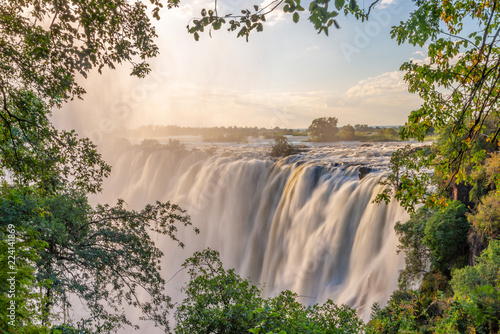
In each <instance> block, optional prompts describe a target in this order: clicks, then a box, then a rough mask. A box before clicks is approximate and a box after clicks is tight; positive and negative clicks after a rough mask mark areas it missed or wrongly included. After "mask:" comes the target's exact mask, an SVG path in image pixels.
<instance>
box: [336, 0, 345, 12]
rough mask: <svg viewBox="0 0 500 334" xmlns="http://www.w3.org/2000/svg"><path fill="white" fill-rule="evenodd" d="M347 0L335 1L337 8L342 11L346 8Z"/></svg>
mask: <svg viewBox="0 0 500 334" xmlns="http://www.w3.org/2000/svg"><path fill="white" fill-rule="evenodd" d="M344 4H345V0H335V8H337V9H338V10H341V9H342V7H344Z"/></svg>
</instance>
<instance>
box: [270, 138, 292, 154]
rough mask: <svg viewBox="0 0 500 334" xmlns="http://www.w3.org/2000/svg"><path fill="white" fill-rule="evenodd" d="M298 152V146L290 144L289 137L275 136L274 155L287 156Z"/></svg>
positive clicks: (272, 151)
mask: <svg viewBox="0 0 500 334" xmlns="http://www.w3.org/2000/svg"><path fill="white" fill-rule="evenodd" d="M295 153H297V148H296V147H295V146H294V145H292V144H290V142H289V141H288V139H286V137H283V136H277V137H276V138H274V145H273V146H272V147H271V153H269V154H270V155H271V156H272V157H287V156H289V155H292V154H295Z"/></svg>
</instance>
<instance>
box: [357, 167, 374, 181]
mask: <svg viewBox="0 0 500 334" xmlns="http://www.w3.org/2000/svg"><path fill="white" fill-rule="evenodd" d="M371 171H372V169H371V168H370V167H359V169H358V177H359V179H360V180H362V179H363V178H364V177H365V176H366V175H368V173H370V172H371Z"/></svg>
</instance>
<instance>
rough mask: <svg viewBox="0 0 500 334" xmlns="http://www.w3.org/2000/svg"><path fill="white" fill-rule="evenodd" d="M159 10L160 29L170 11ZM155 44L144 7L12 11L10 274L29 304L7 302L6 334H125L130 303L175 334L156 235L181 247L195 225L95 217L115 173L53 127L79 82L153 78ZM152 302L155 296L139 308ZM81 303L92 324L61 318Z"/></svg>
mask: <svg viewBox="0 0 500 334" xmlns="http://www.w3.org/2000/svg"><path fill="white" fill-rule="evenodd" d="M150 2H151V4H153V9H152V14H153V16H154V17H156V18H159V9H160V8H161V7H162V4H161V3H160V1H159V0H151V1H150ZM166 3H167V6H168V7H173V6H175V5H176V4H177V1H175V0H174V1H167V2H166ZM155 37H156V33H155V30H154V28H153V26H152V25H151V22H150V19H149V16H148V9H147V6H146V4H144V3H142V2H140V1H137V2H135V3H133V4H131V3H129V2H124V1H118V0H112V1H101V0H99V1H91V2H88V1H80V0H76V1H65V0H62V1H53V2H50V1H48V2H47V1H46V2H40V1H10V2H5V1H4V2H2V3H1V4H0V81H1V83H0V145H1V146H0V148H1V149H0V167H1V168H0V179H1V181H3V182H2V183H3V185H2V188H1V190H0V195H1V196H0V211H1V215H0V217H1V218H0V227H1V228H2V233H1V234H0V236H1V239H0V249H1V250H2V255H1V257H0V265H1V269H2V270H3V269H5V268H9V269H11V270H12V268H14V269H19V270H18V276H17V278H18V280H16V283H15V288H16V291H17V292H18V293H17V294H15V295H12V294H10V295H9V294H7V295H3V294H2V296H1V297H2V298H0V303H1V308H2V309H4V310H5V309H7V306H9V305H10V304H12V302H15V304H16V310H15V312H16V314H15V315H16V320H15V323H14V325H15V326H13V325H12V324H11V323H9V321H7V320H9V318H8V317H7V318H6V316H7V313H4V314H2V316H1V317H0V320H1V322H0V326H1V329H2V332H3V331H5V332H13V331H18V330H19V331H22V332H23V333H28V332H29V331H32V332H33V333H43V332H48V331H50V330H51V327H52V325H55V327H53V330H54V331H55V332H59V331H64V332H74V331H76V329H78V332H87V330H83V327H86V328H87V329H88V328H89V327H90V328H93V330H94V331H97V332H111V331H116V330H118V329H119V328H121V327H122V326H124V325H127V324H131V322H130V320H129V319H127V318H126V317H125V315H124V313H123V310H122V304H123V303H127V304H129V305H132V306H135V307H137V308H139V309H140V310H141V311H142V313H143V318H144V319H149V320H153V321H154V322H155V324H156V325H158V326H161V327H163V328H165V329H166V330H167V331H168V322H167V319H166V315H167V313H168V311H169V309H170V308H171V307H172V305H171V303H170V299H169V297H168V296H166V295H164V293H163V285H164V280H163V279H162V278H161V276H160V267H159V261H160V258H161V256H162V253H161V251H160V250H159V249H158V248H157V247H156V245H155V244H154V242H153V241H152V239H151V234H150V233H161V234H166V235H167V236H169V237H171V238H173V239H174V240H177V239H176V230H177V226H176V225H175V224H178V223H180V224H182V225H189V224H190V220H189V216H188V215H187V214H186V213H185V212H184V211H183V210H182V209H180V208H179V207H177V206H176V205H173V204H170V203H168V202H167V203H156V204H154V205H148V206H146V207H145V208H144V209H142V210H139V211H134V210H127V209H126V208H125V203H124V202H123V201H118V204H117V205H116V206H108V205H98V206H96V207H95V208H92V207H91V206H90V205H89V204H88V201H87V195H88V194H92V193H97V192H99V191H100V190H101V188H102V181H103V179H104V178H105V177H107V176H108V175H109V173H110V170H111V169H110V167H109V166H108V165H107V164H106V163H105V162H104V161H103V160H102V157H101V155H100V154H99V153H98V152H97V148H96V146H95V145H94V144H92V143H91V142H90V141H89V140H88V139H86V138H83V139H82V138H78V136H77V135H76V134H75V133H74V132H66V131H60V130H57V129H55V128H54V127H53V126H52V124H51V123H50V120H49V116H50V108H52V107H59V106H61V105H62V104H63V103H64V102H66V101H68V100H70V99H73V98H81V97H82V96H83V94H84V93H85V92H84V90H83V89H82V87H81V86H80V85H79V84H78V83H77V80H76V78H77V77H78V76H79V75H82V76H83V77H86V76H87V74H88V72H89V71H91V70H92V69H97V71H98V72H101V71H102V69H103V68H104V67H106V66H107V67H109V68H111V69H112V68H114V67H115V66H116V65H117V64H120V63H122V62H129V63H130V64H131V65H132V71H131V74H132V75H135V76H138V77H143V76H144V75H146V74H147V73H148V72H149V66H148V64H147V59H148V58H150V57H154V56H156V55H157V53H158V48H157V46H156V45H155V44H154V42H153V39H154V38H155ZM4 230H8V231H11V232H9V233H7V234H6V233H4ZM12 241H15V242H12ZM180 244H181V245H182V243H180ZM4 250H5V251H6V253H4V252H3V251H4ZM9 252H11V253H12V254H14V255H15V256H16V261H15V264H11V262H9V261H11V259H9V258H8V257H7V256H6V255H5V254H10V253H9ZM14 255H12V256H14ZM5 272H6V271H2V275H5V274H4V273H5ZM3 278H6V277H5V276H2V279H3ZM7 288H8V289H10V286H9V287H7ZM5 291H6V290H5V288H4V285H3V283H2V292H5ZM8 291H10V290H8ZM37 291H40V292H37ZM142 291H145V292H146V293H147V294H148V296H149V297H147V298H141V297H139V295H140V294H141V292H142ZM69 294H73V295H76V296H78V297H80V300H81V302H82V303H83V304H84V306H86V307H87V310H89V313H90V315H89V316H90V319H83V320H82V321H83V322H82V323H80V324H77V323H74V322H75V321H76V320H75V319H73V320H72V319H65V317H62V318H59V319H58V318H56V317H55V313H54V311H53V310H54V308H57V309H60V310H67V309H68V308H70V307H71V306H72V305H71V304H70V303H69V299H68V295H69ZM105 306H106V307H105ZM67 321H69V322H73V323H74V326H67V324H64V323H65V322H67ZM72 327H73V329H71V328H72Z"/></svg>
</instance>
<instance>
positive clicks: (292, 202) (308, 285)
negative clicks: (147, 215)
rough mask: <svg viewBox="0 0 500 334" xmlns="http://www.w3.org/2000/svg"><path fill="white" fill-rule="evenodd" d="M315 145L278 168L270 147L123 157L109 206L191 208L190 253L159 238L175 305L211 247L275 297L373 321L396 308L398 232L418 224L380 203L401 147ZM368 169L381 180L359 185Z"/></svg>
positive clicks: (118, 152) (109, 185)
mask: <svg viewBox="0 0 500 334" xmlns="http://www.w3.org/2000/svg"><path fill="white" fill-rule="evenodd" d="M365 146H367V145H360V144H336V145H330V146H311V147H308V148H307V149H306V150H305V151H304V152H302V153H301V154H300V155H295V156H291V157H288V158H282V159H271V158H270V157H267V156H266V154H265V152H266V151H267V148H265V147H263V146H262V145H261V146H257V147H256V146H255V145H254V146H253V147H251V146H249V147H242V146H240V147H228V146H227V147H223V148H219V149H218V150H217V152H216V153H214V154H208V153H206V152H204V151H203V150H199V149H193V150H190V151H169V150H166V149H165V150H162V149H159V150H158V149H156V150H149V151H148V150H144V149H141V148H140V147H139V146H132V147H128V148H126V149H114V150H113V154H111V155H110V154H108V155H109V157H108V158H107V159H108V160H110V162H111V164H112V165H113V166H114V170H113V173H112V176H111V178H110V179H109V180H107V181H106V184H105V186H104V189H105V193H104V194H102V196H101V197H100V198H99V201H101V202H103V201H107V202H113V201H115V200H116V198H123V199H124V200H125V201H126V202H127V203H128V204H129V206H131V207H132V208H138V207H140V206H143V205H144V204H146V203H151V202H153V201H156V200H160V201H168V200H169V201H171V202H173V203H176V204H179V205H180V206H181V207H183V208H185V209H186V210H187V211H188V213H189V214H190V215H191V217H192V223H193V225H194V226H196V227H198V228H199V229H200V231H201V232H200V234H199V235H195V234H194V233H192V231H191V230H189V231H187V230H183V229H181V230H180V232H179V233H180V234H179V238H180V239H181V240H182V241H183V242H184V243H185V244H186V247H185V249H180V248H179V247H177V246H176V245H175V244H174V243H173V242H171V241H170V240H167V239H162V236H158V237H157V239H156V241H157V242H158V244H159V245H160V248H161V249H162V250H163V251H164V253H165V261H164V263H163V264H162V268H163V270H164V275H165V276H164V277H165V278H166V279H167V280H169V279H170V278H171V277H174V279H173V280H172V281H170V282H169V283H168V285H169V288H168V289H169V291H168V293H169V294H170V295H171V296H174V297H175V295H179V294H180V292H179V289H180V286H181V285H182V283H183V282H184V281H185V279H186V277H185V276H183V275H182V274H181V275H177V276H175V273H176V272H177V271H178V270H179V269H180V265H181V264H182V262H183V261H184V260H185V259H186V258H187V257H189V256H190V255H191V254H192V253H193V252H194V251H197V250H202V249H204V248H206V247H211V248H213V249H216V250H218V251H219V252H220V253H221V259H222V261H223V263H224V264H225V266H226V267H228V268H229V267H232V268H236V270H237V272H238V274H240V275H241V276H243V277H249V278H251V279H252V281H253V282H255V283H262V284H264V293H265V294H266V296H274V295H276V294H277V293H278V292H279V291H282V290H285V289H290V290H292V291H294V292H296V293H297V294H298V295H300V296H301V300H302V301H303V302H304V303H305V304H313V303H317V302H321V303H322V302H324V301H326V300H327V299H332V300H333V301H334V302H336V303H338V304H342V303H345V304H348V305H350V306H352V307H354V308H355V309H357V310H358V313H359V315H360V316H361V317H362V318H363V319H364V320H368V319H369V315H370V311H371V306H372V304H373V303H375V302H378V303H380V304H382V305H384V304H385V303H386V301H387V300H388V298H389V296H390V295H391V293H392V291H393V290H394V289H395V288H396V287H397V277H398V271H399V270H400V269H402V267H403V265H404V260H403V258H402V256H400V255H397V254H396V249H397V244H398V241H397V237H396V235H395V232H394V224H395V223H396V222H397V221H404V220H406V219H408V216H407V214H406V213H405V211H404V210H403V209H402V208H401V207H400V206H399V205H398V204H397V203H394V202H391V203H390V204H389V205H385V204H375V203H373V200H374V198H375V196H376V195H377V194H378V193H379V192H380V191H381V190H382V189H383V188H382V186H380V185H379V181H380V179H381V178H382V177H383V175H384V172H386V171H387V164H388V159H389V156H390V153H391V152H392V151H393V150H394V149H395V148H396V146H397V144H394V143H393V144H373V145H372V146H370V147H365ZM361 163H364V164H368V165H369V166H370V167H372V173H370V174H368V175H367V176H366V177H365V178H363V179H362V180H360V179H359V177H358V168H359V166H360V164H361Z"/></svg>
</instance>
